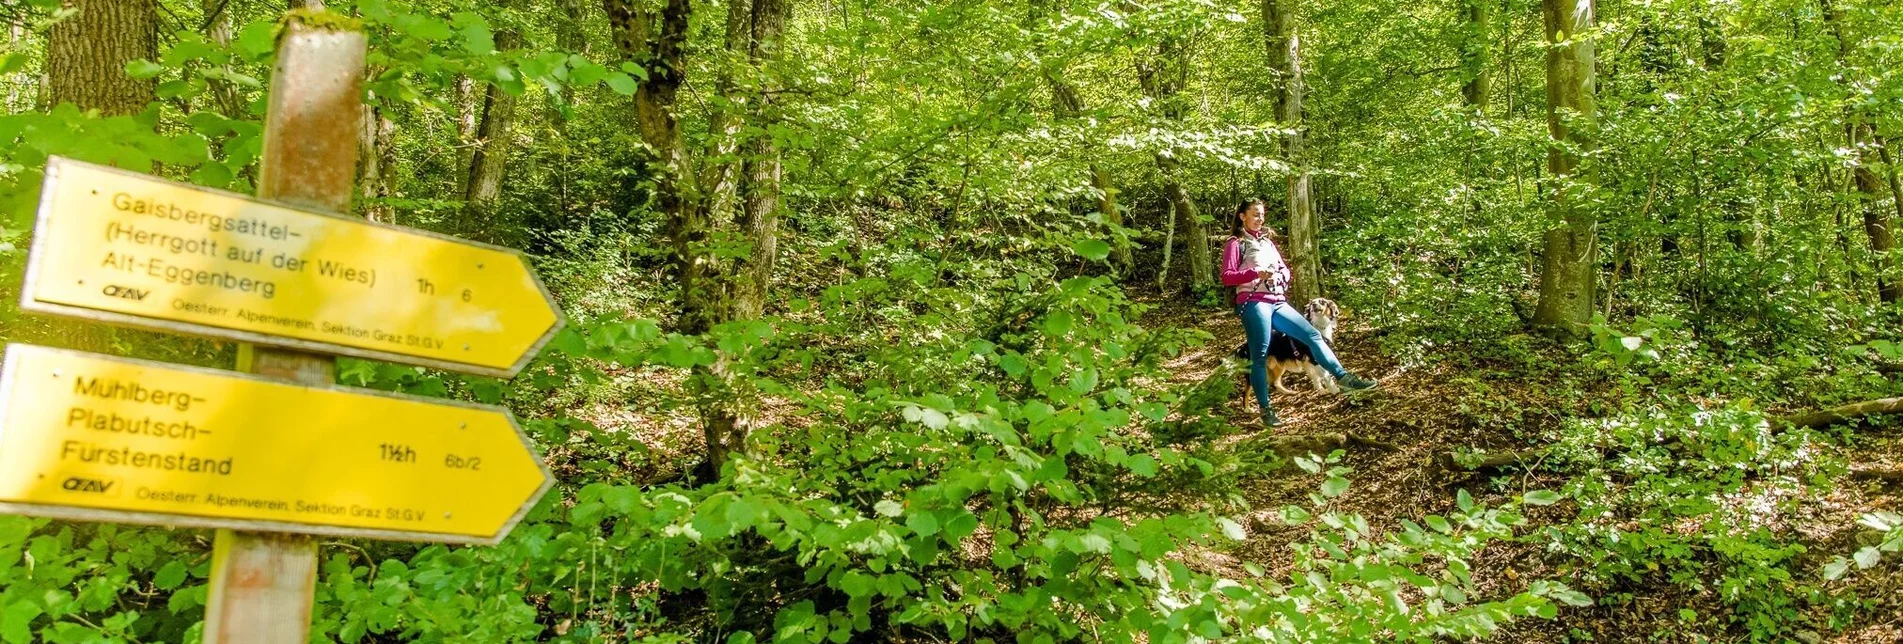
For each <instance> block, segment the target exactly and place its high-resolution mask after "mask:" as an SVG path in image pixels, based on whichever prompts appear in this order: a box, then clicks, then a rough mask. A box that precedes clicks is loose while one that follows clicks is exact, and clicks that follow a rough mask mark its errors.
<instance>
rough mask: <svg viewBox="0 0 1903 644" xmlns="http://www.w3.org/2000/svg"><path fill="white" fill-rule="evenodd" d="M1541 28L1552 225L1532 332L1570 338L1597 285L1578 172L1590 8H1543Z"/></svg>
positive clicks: (1588, 95)
mask: <svg viewBox="0 0 1903 644" xmlns="http://www.w3.org/2000/svg"><path fill="white" fill-rule="evenodd" d="M1541 9H1542V13H1543V14H1544V16H1545V23H1546V41H1547V43H1548V44H1549V47H1548V48H1547V50H1546V129H1547V132H1548V134H1549V135H1550V136H1551V137H1552V146H1551V147H1550V148H1548V150H1547V152H1546V169H1547V176H1549V177H1551V178H1552V181H1553V183H1554V188H1553V190H1552V191H1551V192H1550V193H1549V194H1550V199H1551V200H1552V202H1551V204H1550V205H1551V207H1552V209H1553V210H1554V211H1555V214H1556V215H1558V217H1556V219H1558V220H1559V221H1558V225H1556V226H1554V227H1552V228H1550V229H1548V230H1547V231H1546V236H1545V240H1544V241H1545V243H1544V245H1543V248H1544V250H1543V252H1542V262H1543V263H1542V266H1541V271H1540V300H1539V306H1538V308H1537V309H1536V310H1535V311H1534V313H1533V324H1534V326H1536V327H1539V328H1541V329H1544V330H1547V331H1549V332H1554V333H1557V334H1560V335H1568V336H1576V335H1578V334H1581V333H1583V332H1585V330H1586V328H1587V325H1588V324H1589V323H1591V321H1592V312H1593V295H1594V290H1595V288H1596V287H1597V284H1596V282H1597V281H1598V279H1597V277H1598V270H1597V268H1598V257H1599V235H1598V225H1599V222H1598V218H1597V215H1596V214H1595V213H1593V212H1592V210H1591V209H1590V208H1589V207H1588V206H1587V205H1586V204H1585V203H1584V201H1585V199H1584V194H1583V193H1585V192H1586V191H1587V190H1589V186H1588V185H1585V184H1588V183H1589V182H1590V181H1591V178H1590V177H1589V176H1586V175H1585V174H1582V173H1581V172H1580V168H1579V161H1580V155H1581V154H1582V153H1583V151H1584V150H1586V149H1588V148H1590V147H1591V145H1592V139H1591V129H1592V126H1593V121H1594V119H1595V118H1596V116H1597V110H1596V108H1595V105H1594V102H1593V84H1594V74H1595V63H1594V54H1593V44H1592V41H1591V40H1589V39H1587V38H1583V37H1581V36H1580V34H1582V33H1586V32H1588V31H1590V30H1592V29H1593V0H1542V2H1541Z"/></svg>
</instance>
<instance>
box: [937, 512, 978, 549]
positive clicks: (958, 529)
mask: <svg viewBox="0 0 1903 644" xmlns="http://www.w3.org/2000/svg"><path fill="white" fill-rule="evenodd" d="M977 531H978V516H977V515H975V514H972V513H970V512H966V511H963V510H960V511H959V512H958V515H957V516H954V517H952V518H951V520H950V521H946V522H945V530H944V532H945V541H947V542H950V543H954V544H955V543H958V542H959V541H961V540H963V539H964V538H965V537H968V536H971V533H973V532H977Z"/></svg>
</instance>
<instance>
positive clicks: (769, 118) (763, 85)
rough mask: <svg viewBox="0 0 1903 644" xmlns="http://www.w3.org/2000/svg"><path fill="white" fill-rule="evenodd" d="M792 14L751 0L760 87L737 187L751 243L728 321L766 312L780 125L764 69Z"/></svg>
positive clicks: (786, 3)
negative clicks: (776, 137) (741, 179)
mask: <svg viewBox="0 0 1903 644" xmlns="http://www.w3.org/2000/svg"><path fill="white" fill-rule="evenodd" d="M791 10H792V2H791V0H752V7H751V14H752V18H751V20H750V22H751V23H752V24H750V25H748V31H749V32H750V33H751V38H750V42H749V43H748V45H747V64H748V70H749V71H750V72H751V75H752V76H753V83H754V85H755V86H756V87H758V88H760V91H759V92H758V95H757V96H756V97H754V98H753V100H752V101H751V102H749V103H748V106H749V110H748V112H747V116H748V121H749V122H750V123H751V124H752V125H753V126H754V127H755V128H757V129H758V130H759V131H760V132H759V133H758V134H755V135H753V136H752V137H751V138H749V139H748V140H747V141H746V143H745V145H744V146H743V148H744V150H745V155H744V156H743V164H744V168H745V172H744V175H745V177H746V178H745V182H744V183H743V184H742V187H741V195H740V213H739V215H740V216H739V221H738V222H737V223H738V224H739V226H738V227H739V229H740V233H741V234H742V235H744V236H745V237H746V239H747V240H748V241H749V242H751V244H750V246H749V249H748V252H747V254H746V255H743V256H741V257H740V258H739V260H738V263H739V266H738V267H737V270H736V271H735V279H734V287H733V317H734V318H735V319H753V318H757V317H760V314H761V313H762V312H764V310H765V309H766V299H767V293H768V290H769V288H770V287H771V285H772V282H773V263H774V261H775V260H776V259H778V257H779V244H778V241H779V221H780V215H779V213H780V180H781V173H782V167H781V163H780V147H779V145H778V144H777V143H775V142H774V140H773V135H772V133H771V130H772V129H773V126H774V125H777V124H778V123H779V121H780V116H779V111H778V110H779V106H778V105H777V104H776V103H775V101H774V99H773V92H772V91H770V90H771V89H773V88H772V87H770V86H769V84H770V83H769V81H768V79H769V78H770V75H769V74H768V73H766V70H767V67H768V66H770V65H771V64H772V63H774V62H777V61H778V60H779V59H780V42H781V37H782V35H783V34H784V33H785V31H786V22H787V19H788V18H789V16H790V12H791Z"/></svg>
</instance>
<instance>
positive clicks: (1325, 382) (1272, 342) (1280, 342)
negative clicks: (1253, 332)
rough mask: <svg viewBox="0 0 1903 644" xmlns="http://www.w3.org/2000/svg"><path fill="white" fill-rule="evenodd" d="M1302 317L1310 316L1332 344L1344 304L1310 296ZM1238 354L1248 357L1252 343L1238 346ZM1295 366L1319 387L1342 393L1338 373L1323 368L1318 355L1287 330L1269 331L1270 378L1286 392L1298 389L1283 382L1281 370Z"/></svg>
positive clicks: (1324, 337) (1278, 388)
mask: <svg viewBox="0 0 1903 644" xmlns="http://www.w3.org/2000/svg"><path fill="white" fill-rule="evenodd" d="M1302 317H1306V318H1308V323H1309V324H1312V325H1314V326H1315V330H1316V331H1320V332H1321V334H1322V340H1323V341H1326V342H1327V343H1329V344H1330V345H1333V344H1334V343H1335V321H1336V320H1338V319H1340V318H1341V307H1340V306H1337V305H1336V304H1335V302H1334V300H1330V299H1328V298H1323V297H1318V298H1315V299H1313V300H1310V301H1309V303H1308V306H1305V307H1302ZM1235 356H1236V357H1237V358H1241V359H1243V360H1248V359H1249V343H1247V342H1244V343H1242V346H1240V347H1236V353H1235ZM1294 369H1300V370H1302V371H1305V372H1307V373H1308V382H1309V384H1312V385H1314V386H1315V388H1316V389H1318V390H1321V391H1326V392H1329V393H1341V387H1340V386H1339V385H1336V384H1335V377H1334V376H1333V375H1330V374H1329V373H1328V372H1327V371H1325V370H1323V369H1322V367H1321V365H1318V364H1315V357H1314V356H1311V355H1309V353H1308V347H1307V346H1304V345H1303V344H1302V343H1300V342H1296V341H1295V339H1294V338H1290V337H1288V336H1287V335H1286V334H1282V333H1270V334H1269V382H1270V383H1271V384H1273V385H1275V390H1276V391H1280V392H1282V393H1285V394H1292V393H1295V391H1294V390H1292V389H1289V388H1288V387H1286V386H1283V385H1282V374H1283V373H1284V372H1287V371H1290V370H1294Z"/></svg>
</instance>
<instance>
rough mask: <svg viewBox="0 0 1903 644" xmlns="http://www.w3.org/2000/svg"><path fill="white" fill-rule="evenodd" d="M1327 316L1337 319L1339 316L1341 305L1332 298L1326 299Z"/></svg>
mask: <svg viewBox="0 0 1903 644" xmlns="http://www.w3.org/2000/svg"><path fill="white" fill-rule="evenodd" d="M1328 317H1331V318H1337V319H1339V318H1340V317H1341V305H1339V304H1336V303H1335V301H1334V300H1329V301H1328Z"/></svg>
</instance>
